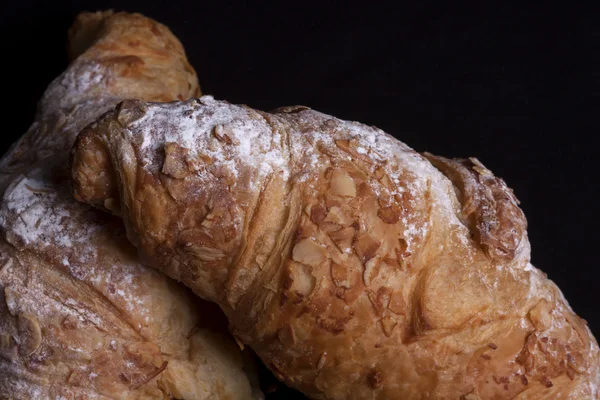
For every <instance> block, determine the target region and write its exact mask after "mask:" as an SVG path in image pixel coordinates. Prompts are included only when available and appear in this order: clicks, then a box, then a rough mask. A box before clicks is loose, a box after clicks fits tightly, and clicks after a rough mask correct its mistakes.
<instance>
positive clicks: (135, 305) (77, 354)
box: [0, 12, 252, 400]
mask: <svg viewBox="0 0 600 400" xmlns="http://www.w3.org/2000/svg"><path fill="white" fill-rule="evenodd" d="M70 40H71V52H72V53H73V55H74V56H78V58H76V59H75V60H74V61H73V62H72V63H71V65H70V66H69V68H68V69H67V71H65V73H63V74H62V75H61V76H59V77H58V78H57V79H56V80H55V81H54V82H53V83H52V84H51V85H50V86H49V88H48V89H47V91H46V93H45V94H44V97H43V98H42V100H41V101H40V104H39V106H38V112H37V116H36V121H35V122H34V124H33V125H32V126H31V128H30V129H29V131H28V132H27V133H26V134H25V135H24V136H23V137H22V138H21V139H20V140H19V141H18V142H17V143H16V144H15V145H14V146H13V148H12V149H11V150H10V152H9V153H8V154H7V155H6V156H5V157H3V158H2V160H0V173H1V175H0V186H1V187H2V189H1V190H2V203H1V204H0V228H1V233H2V238H1V239H0V397H1V398H10V399H19V400H21V399H23V400H29V399H84V398H85V399H115V398H119V399H140V398H143V399H165V398H177V399H183V398H185V399H186V400H189V399H240V400H242V399H243V400H246V399H248V398H251V396H252V393H251V387H250V383H249V381H248V378H247V377H246V375H245V373H244V371H243V369H242V357H241V354H240V353H239V351H238V348H237V346H236V345H235V343H234V342H233V341H232V340H230V339H229V338H227V337H226V336H224V335H223V334H222V333H219V330H218V329H213V326H211V325H214V327H216V326H217V325H218V324H216V323H214V322H213V323H210V322H209V323H207V322H206V321H207V320H209V321H210V320H213V319H215V318H216V316H218V314H215V313H214V310H213V309H212V308H211V306H210V305H208V304H207V303H204V302H198V301H196V300H194V298H193V297H192V296H191V295H190V293H188V291H187V290H186V289H185V288H183V287H182V286H181V285H178V284H177V283H175V282H173V281H172V280H171V279H169V278H168V277H166V276H165V275H164V274H162V273H160V272H158V271H155V270H151V269H149V268H146V267H143V266H142V265H141V264H140V263H139V261H138V260H137V257H136V254H135V248H133V247H132V246H131V245H130V244H129V243H128V242H127V240H126V238H125V232H124V229H123V228H122V225H121V224H119V221H118V220H117V219H116V218H113V217H110V216H107V215H105V214H103V213H100V212H98V211H97V210H94V209H93V208H91V207H89V206H87V205H84V204H81V203H77V202H76V201H75V200H74V199H73V198H72V196H71V193H70V186H69V181H68V179H67V178H68V171H67V161H68V149H69V148H70V147H71V145H72V143H73V141H74V140H75V137H76V135H77V133H78V132H79V131H80V130H81V129H82V128H83V127H85V126H86V125H87V124H89V123H90V122H91V121H93V120H94V118H96V117H97V116H99V115H101V113H102V112H104V111H106V110H108V109H110V108H112V107H114V105H115V104H116V103H117V102H118V101H120V100H122V99H124V98H128V97H130V96H137V97H140V98H144V99H148V100H156V101H159V100H174V99H177V98H188V97H190V96H193V95H195V94H198V92H199V90H198V85H197V82H196V76H195V73H194V71H193V69H191V67H190V66H189V64H188V63H187V61H186V59H185V53H184V52H183V48H182V47H181V45H180V43H179V42H178V41H177V39H175V38H174V37H173V35H172V34H171V33H170V32H169V30H168V29H167V28H166V27H164V26H162V25H160V24H157V23H155V22H154V21H151V20H149V19H147V18H144V17H142V16H140V15H132V14H125V13H120V14H112V13H111V12H106V13H95V14H89V13H85V14H82V15H80V16H79V17H78V19H77V20H76V22H75V24H74V26H73V28H72V30H71V32H70ZM90 45H92V47H89V48H88V46H90ZM5 396H6V397H5Z"/></svg>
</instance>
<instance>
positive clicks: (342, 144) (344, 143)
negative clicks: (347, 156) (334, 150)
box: [335, 139, 350, 152]
mask: <svg viewBox="0 0 600 400" xmlns="http://www.w3.org/2000/svg"><path fill="white" fill-rule="evenodd" d="M335 144H336V146H337V147H339V148H340V149H342V150H343V151H345V152H349V151H350V141H349V140H347V139H340V140H336V141H335Z"/></svg>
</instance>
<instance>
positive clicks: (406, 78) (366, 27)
mask: <svg viewBox="0 0 600 400" xmlns="http://www.w3.org/2000/svg"><path fill="white" fill-rule="evenodd" d="M285 3H286V2H281V3H273V4H268V3H266V2H260V3H258V2H257V3H255V4H250V3H246V2H235V3H227V2H224V1H202V0H194V1H181V0H179V1H162V2H161V1H149V0H146V1H142V0H138V1H133V0H132V1H124V0H121V1H88V2H75V1H73V2H66V1H52V2H49V1H29V0H20V1H13V2H10V3H9V4H10V5H3V8H2V10H1V11H0V13H1V21H2V23H1V27H0V29H1V31H0V37H1V38H2V42H1V44H0V46H1V53H0V54H2V61H1V64H2V68H3V69H4V71H5V72H4V73H3V74H2V78H3V79H2V81H3V96H2V97H3V103H4V105H3V107H2V111H1V112H2V114H3V115H2V116H1V120H2V124H1V125H0V126H1V129H2V141H3V143H2V149H1V150H2V152H4V151H5V150H6V149H7V147H8V145H9V143H10V142H12V141H14V140H15V139H16V138H17V137H18V136H19V135H20V134H21V133H22V132H24V131H25V130H26V128H27V126H28V125H29V123H30V122H31V120H32V117H33V113H34V110H35V104H36V101H37V99H38V98H39V96H40V95H41V94H42V92H43V90H44V89H45V87H46V85H47V84H48V83H49V82H50V80H51V79H52V78H54V77H55V76H56V75H58V74H59V73H60V72H61V71H62V70H63V69H64V68H65V67H66V52H65V37H66V31H67V28H68V27H69V25H70V23H71V22H72V20H73V18H74V16H75V15H76V14H77V13H78V12H79V11H83V10H98V9H106V8H114V9H116V10H125V11H137V12H141V13H144V14H145V15H147V16H149V17H152V18H154V19H156V20H158V21H160V22H162V23H164V24H166V25H168V26H169V27H170V28H171V29H172V31H173V32H174V33H175V34H176V35H177V36H178V37H179V38H180V39H181V41H182V42H183V44H184V46H185V47H186V49H187V52H188V56H189V59H190V61H191V63H192V65H193V66H194V67H195V68H196V70H197V72H198V76H199V78H200V83H201V86H202V88H203V91H204V92H205V93H210V94H214V95H215V97H217V98H219V99H227V100H229V101H230V102H233V103H245V104H248V105H250V106H252V107H255V108H260V109H267V110H268V109H272V108H274V107H276V106H280V105H290V104H304V105H308V106H310V107H311V108H314V109H317V110H320V111H323V112H326V113H329V114H333V115H335V116H337V117H340V118H343V119H352V120H358V121H361V122H364V123H367V124H371V125H376V126H378V127H380V128H382V129H383V130H385V131H387V132H389V133H392V134H393V135H395V136H396V137H398V138H399V139H401V140H402V141H404V142H405V143H407V144H409V145H410V146H412V147H413V148H415V149H416V150H418V151H425V150H427V151H430V152H432V153H436V154H440V155H445V156H455V157H468V156H476V157H478V158H479V159H480V160H481V161H482V162H483V163H484V164H485V165H486V166H487V167H488V168H490V169H491V170H492V171H494V172H495V173H496V175H499V176H501V177H503V178H504V179H505V181H506V182H507V183H508V185H509V186H511V187H512V188H513V189H514V190H515V193H516V194H517V196H518V197H519V199H520V200H521V202H522V204H521V205H522V208H523V209H524V210H525V213H526V215H527V217H528V220H529V238H530V241H531V244H532V249H533V251H532V262H533V264H534V265H536V266H538V267H539V268H541V269H543V270H544V271H545V272H547V273H548V275H549V277H550V278H551V279H553V280H554V281H555V282H556V283H557V284H558V285H559V286H560V288H561V289H562V290H563V292H564V293H565V296H566V298H567V299H569V302H570V304H571V305H572V307H573V308H574V310H575V311H576V312H577V313H578V314H579V315H580V316H582V317H583V318H585V319H587V320H588V321H589V324H590V327H591V329H592V331H593V332H595V333H596V334H597V335H598V334H600V313H599V312H598V310H597V304H598V302H599V300H600V288H599V287H598V278H600V273H599V272H598V267H599V265H598V261H597V257H598V256H597V254H598V250H600V234H599V233H598V229H597V226H598V222H599V218H598V214H597V212H596V208H597V205H598V197H597V192H598V183H599V182H598V178H599V174H598V167H597V162H598V158H599V151H598V145H599V140H598V136H597V135H598V128H599V125H600V124H599V123H598V119H599V113H598V106H599V105H600V102H599V101H598V100H599V97H600V57H599V49H600V24H599V23H598V22H597V21H600V18H598V16H599V15H598V14H596V13H594V10H586V9H565V8H562V7H561V8H550V6H548V4H546V5H545V6H544V7H543V8H538V7H530V8H526V7H523V6H520V7H509V6H506V5H499V4H498V5H494V6H492V5H487V6H482V5H478V6H475V7H464V8H455V7H448V6H444V5H441V4H438V3H426V2H420V3H419V5H410V6H408V5H407V6H402V5H398V3H396V5H395V6H394V7H392V6H389V5H384V4H381V3H380V4H378V5H370V6H367V5H365V4H362V5H360V4H359V5H350V4H348V2H340V3H333V2H326V1H322V2H318V3H315V4H308V3H306V2H294V3H292V4H293V5H290V4H285ZM440 3H441V2H440ZM284 390H285V389H279V390H278V393H280V395H279V396H277V397H272V398H290V397H289V395H286V393H287V392H285V391H284Z"/></svg>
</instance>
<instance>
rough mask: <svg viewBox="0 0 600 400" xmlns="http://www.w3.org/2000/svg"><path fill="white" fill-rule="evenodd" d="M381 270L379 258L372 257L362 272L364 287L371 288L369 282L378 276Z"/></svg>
mask: <svg viewBox="0 0 600 400" xmlns="http://www.w3.org/2000/svg"><path fill="white" fill-rule="evenodd" d="M380 269H381V263H380V262H379V257H373V258H371V259H370V260H369V261H367V263H366V264H365V270H364V272H363V281H364V282H365V286H367V287H369V286H371V282H373V280H374V279H375V278H377V275H379V271H380Z"/></svg>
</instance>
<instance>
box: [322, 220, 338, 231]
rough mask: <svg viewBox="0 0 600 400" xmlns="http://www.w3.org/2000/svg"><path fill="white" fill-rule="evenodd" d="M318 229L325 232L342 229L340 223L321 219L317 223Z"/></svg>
mask: <svg viewBox="0 0 600 400" xmlns="http://www.w3.org/2000/svg"><path fill="white" fill-rule="evenodd" d="M319 229H320V230H321V231H323V232H325V233H331V232H337V231H339V230H340V229H342V225H338V224H336V223H335V222H329V221H323V222H321V223H320V224H319Z"/></svg>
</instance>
